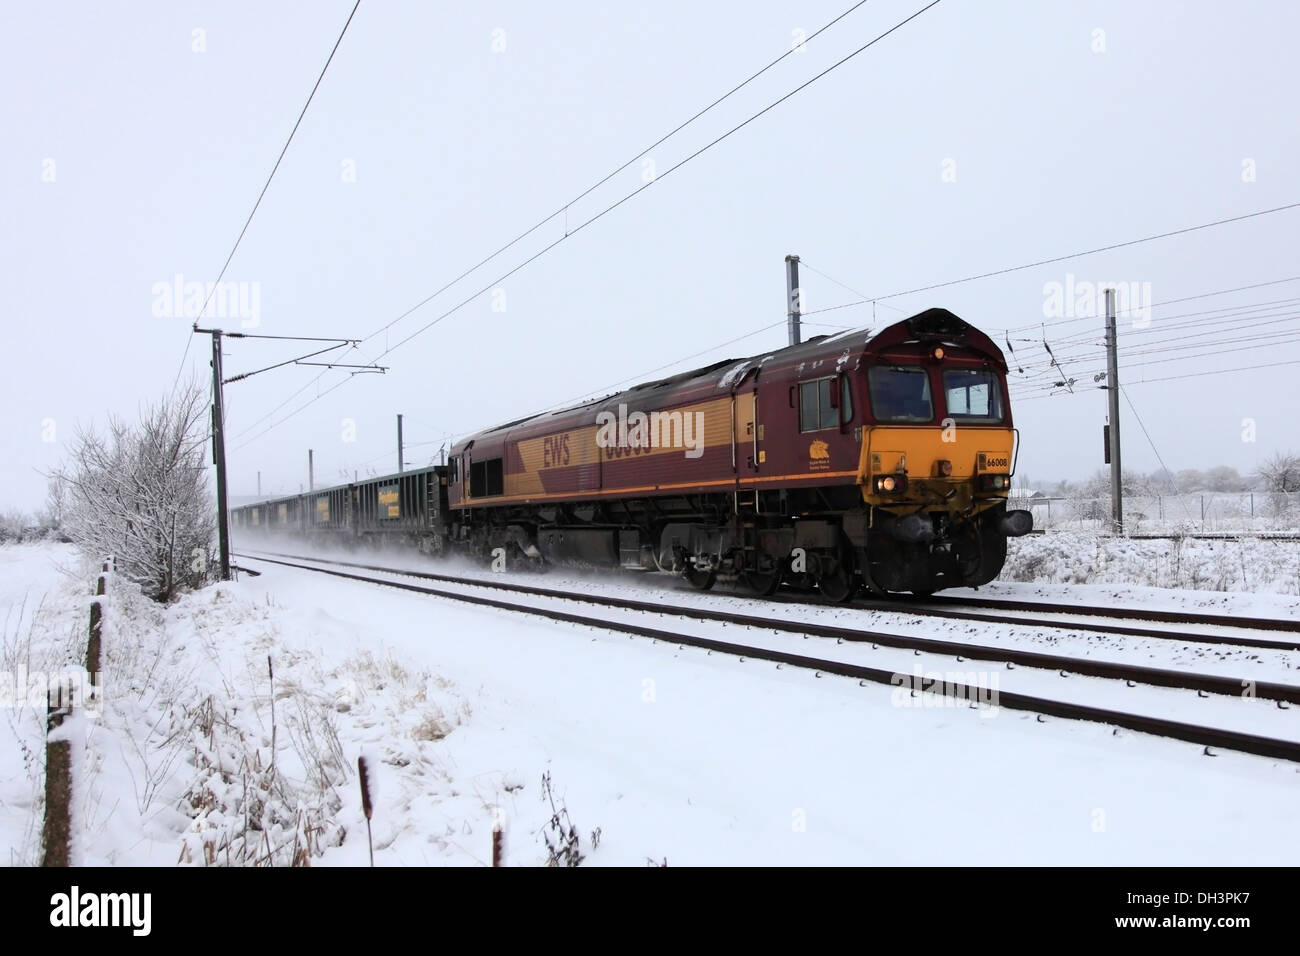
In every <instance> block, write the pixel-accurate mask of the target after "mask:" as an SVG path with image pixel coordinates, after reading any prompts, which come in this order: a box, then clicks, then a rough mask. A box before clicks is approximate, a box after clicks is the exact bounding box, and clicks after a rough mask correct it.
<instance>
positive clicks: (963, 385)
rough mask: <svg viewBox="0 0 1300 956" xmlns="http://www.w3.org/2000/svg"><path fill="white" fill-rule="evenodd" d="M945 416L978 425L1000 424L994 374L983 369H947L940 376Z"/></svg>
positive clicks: (998, 392)
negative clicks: (946, 414) (946, 410)
mask: <svg viewBox="0 0 1300 956" xmlns="http://www.w3.org/2000/svg"><path fill="white" fill-rule="evenodd" d="M943 391H944V401H945V403H946V404H947V407H948V415H949V416H950V417H952V418H955V419H961V420H965V421H970V422H974V421H979V422H990V423H992V422H1000V421H1002V387H1001V383H1000V382H999V381H998V376H997V374H996V373H994V372H991V371H989V370H987V369H947V370H946V371H944V373H943Z"/></svg>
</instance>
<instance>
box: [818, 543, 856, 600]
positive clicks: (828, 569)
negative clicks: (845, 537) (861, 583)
mask: <svg viewBox="0 0 1300 956" xmlns="http://www.w3.org/2000/svg"><path fill="white" fill-rule="evenodd" d="M820 564H821V566H820V568H819V569H818V574H817V590H819V591H821V593H822V597H824V598H826V600H828V601H830V602H831V603H832V604H843V603H844V602H845V601H847V600H848V599H849V598H851V597H853V592H854V591H855V590H857V587H856V585H857V581H856V580H854V577H853V562H852V560H851V559H850V557H849V552H848V550H847V549H841V552H840V555H839V557H830V556H824V557H820Z"/></svg>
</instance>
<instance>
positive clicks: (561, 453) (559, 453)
mask: <svg viewBox="0 0 1300 956" xmlns="http://www.w3.org/2000/svg"><path fill="white" fill-rule="evenodd" d="M568 463H569V436H568V435H567V434H564V435H547V436H546V437H545V438H543V439H542V467H543V468H556V467H558V466H560V465H567V464H568Z"/></svg>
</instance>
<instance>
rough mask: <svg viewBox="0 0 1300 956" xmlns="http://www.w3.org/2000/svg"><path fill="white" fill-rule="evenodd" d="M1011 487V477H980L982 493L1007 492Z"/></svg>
mask: <svg viewBox="0 0 1300 956" xmlns="http://www.w3.org/2000/svg"><path fill="white" fill-rule="evenodd" d="M1009 487H1011V476H1010V475H980V490H981V491H1005V490H1006V489H1007V488H1009Z"/></svg>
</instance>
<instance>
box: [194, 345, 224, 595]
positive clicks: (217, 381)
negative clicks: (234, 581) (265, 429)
mask: <svg viewBox="0 0 1300 956" xmlns="http://www.w3.org/2000/svg"><path fill="white" fill-rule="evenodd" d="M195 331H196V332H197V331H199V329H197V328H196V329H195ZM211 334H212V461H213V464H215V465H216V466H217V547H218V548H219V550H220V552H221V559H220V560H221V580H223V581H229V580H230V514H229V512H228V511H227V510H226V425H225V410H224V408H223V407H222V405H223V403H222V394H221V392H222V387H221V386H222V383H221V330H220V329H212V330H211Z"/></svg>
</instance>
